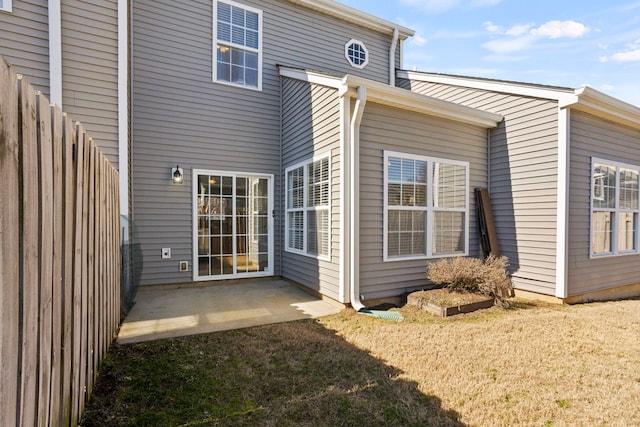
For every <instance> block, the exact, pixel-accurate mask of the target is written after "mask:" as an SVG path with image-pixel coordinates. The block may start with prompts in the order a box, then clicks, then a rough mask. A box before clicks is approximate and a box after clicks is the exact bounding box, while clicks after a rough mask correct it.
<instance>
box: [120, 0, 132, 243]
mask: <svg viewBox="0 0 640 427" xmlns="http://www.w3.org/2000/svg"><path fill="white" fill-rule="evenodd" d="M128 8H129V4H128V2H127V1H125V0H118V174H119V179H120V215H123V216H125V217H128V216H129V28H128V26H129V9H128ZM126 235H127V234H126V233H125V236H126Z"/></svg>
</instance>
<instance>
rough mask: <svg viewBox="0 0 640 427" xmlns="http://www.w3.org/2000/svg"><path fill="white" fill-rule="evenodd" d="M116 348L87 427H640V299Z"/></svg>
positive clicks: (329, 322)
mask: <svg viewBox="0 0 640 427" xmlns="http://www.w3.org/2000/svg"><path fill="white" fill-rule="evenodd" d="M401 311H402V313H403V314H404V316H405V321H404V322H403V323H393V322H389V321H384V320H379V319H375V318H372V317H368V316H364V315H359V314H356V313H354V312H353V311H350V310H345V311H343V312H342V313H340V314H338V315H335V316H331V317H326V318H322V319H319V320H315V321H314V320H307V321H301V322H292V323H287V324H280V325H270V326H264V327H257V328H251V329H246V330H240V331H229V332H222V333H215V334H209V335H200V336H195V337H184V338H179V339H172V340H163V341H156V342H150V343H143V344H136V345H123V346H117V345H116V346H114V347H113V349H112V351H111V353H110V356H109V358H108V359H107V362H106V363H105V366H104V367H103V369H102V370H101V372H100V376H99V379H98V383H97V386H96V389H95V390H94V398H93V399H92V401H91V402H90V404H89V405H88V410H87V413H86V416H85V418H84V420H83V424H82V425H83V426H92V425H154V426H160V425H185V426H186V425H191V426H193V425H197V426H200V425H308V426H334V425H398V426H405V425H436V426H437V425H446V426H465V425H469V426H637V425H640V300H631V301H619V302H609V303H593V304H584V305H575V306H551V305H545V304H540V303H532V302H525V301H518V302H517V303H516V304H514V306H513V307H512V308H510V309H507V310H505V309H501V308H497V307H494V308H492V309H489V310H484V311H482V312H476V313H471V314H465V315H460V316H454V317H451V318H445V319H442V318H437V317H435V316H432V315H430V314H427V313H423V312H420V311H417V310H416V309H414V308H411V307H408V306H407V307H405V308H403V309H401Z"/></svg>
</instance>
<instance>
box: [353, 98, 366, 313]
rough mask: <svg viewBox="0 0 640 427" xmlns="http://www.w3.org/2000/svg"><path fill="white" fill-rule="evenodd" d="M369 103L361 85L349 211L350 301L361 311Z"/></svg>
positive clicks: (356, 108)
mask: <svg viewBox="0 0 640 427" xmlns="http://www.w3.org/2000/svg"><path fill="white" fill-rule="evenodd" d="M366 104H367V88H366V87H365V86H359V87H358V90H357V98H356V105H355V107H354V110H353V116H352V118H351V126H350V129H349V131H350V138H349V139H350V145H349V156H350V160H351V166H350V170H349V181H350V184H351V191H350V196H351V197H350V204H351V209H350V211H349V217H350V218H349V220H350V221H349V222H350V227H349V228H350V230H349V240H350V242H351V244H350V246H349V252H350V253H349V265H350V267H349V273H350V274H349V282H350V284H351V286H350V291H351V293H350V301H351V306H352V307H353V309H354V310H356V311H360V310H362V309H363V308H365V307H364V305H363V304H362V302H361V301H360V123H362V116H363V115H364V107H365V105H366Z"/></svg>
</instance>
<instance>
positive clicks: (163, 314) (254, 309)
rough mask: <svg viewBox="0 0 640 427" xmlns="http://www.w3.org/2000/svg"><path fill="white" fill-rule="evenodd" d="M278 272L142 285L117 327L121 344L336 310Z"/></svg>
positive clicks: (316, 315)
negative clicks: (264, 275)
mask: <svg viewBox="0 0 640 427" xmlns="http://www.w3.org/2000/svg"><path fill="white" fill-rule="evenodd" d="M343 308H344V306H343V305H341V304H339V303H337V302H332V301H326V300H321V299H319V298H317V297H315V296H312V295H310V294H309V293H307V292H305V291H303V290H302V289H300V288H298V287H296V286H294V285H292V284H290V283H289V282H287V281H285V280H282V279H279V278H271V277H270V278H265V279H249V280H234V281H228V282H227V281H225V282H206V283H201V284H198V285H196V286H193V285H188V286H150V287H140V288H139V289H138V292H137V294H136V297H135V304H134V306H133V307H132V309H131V311H130V312H129V314H128V315H127V317H126V318H125V320H124V322H123V323H122V325H121V327H120V332H119V334H118V339H117V342H118V343H120V344H126V343H135V342H142V341H150V340H155V339H162V338H171V337H178V336H184V335H194V334H202V333H208V332H216V331H225V330H230V329H240V328H248V327H251V326H259V325H267V324H271V323H280V322H289V321H293V320H300V319H307V318H315V317H321V316H326V315H330V314H335V313H338V312H339V311H340V310H342V309H343Z"/></svg>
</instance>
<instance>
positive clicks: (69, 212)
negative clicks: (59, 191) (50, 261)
mask: <svg viewBox="0 0 640 427" xmlns="http://www.w3.org/2000/svg"><path fill="white" fill-rule="evenodd" d="M62 116H63V120H64V123H63V126H62V129H63V136H64V137H63V140H62V170H63V172H64V173H63V182H64V191H63V192H64V204H63V207H64V215H63V216H64V226H63V227H64V230H63V233H64V247H63V251H62V254H63V257H64V268H63V275H62V283H63V290H64V291H63V292H64V294H63V298H62V311H63V314H62V319H63V327H62V331H63V335H62V351H63V354H62V374H61V375H62V393H61V395H60V397H61V399H62V414H61V425H63V426H68V425H70V424H71V402H72V401H71V384H72V383H71V380H72V364H71V363H72V360H73V359H72V355H73V350H72V343H73V329H72V326H73V323H72V321H73V254H74V251H73V241H74V239H73V215H74V212H75V206H74V201H75V199H74V196H73V189H74V188H75V187H74V182H75V179H74V174H73V140H74V138H75V134H74V129H73V124H72V123H71V118H70V117H69V116H67V115H66V114H64V113H63V115H62Z"/></svg>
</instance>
